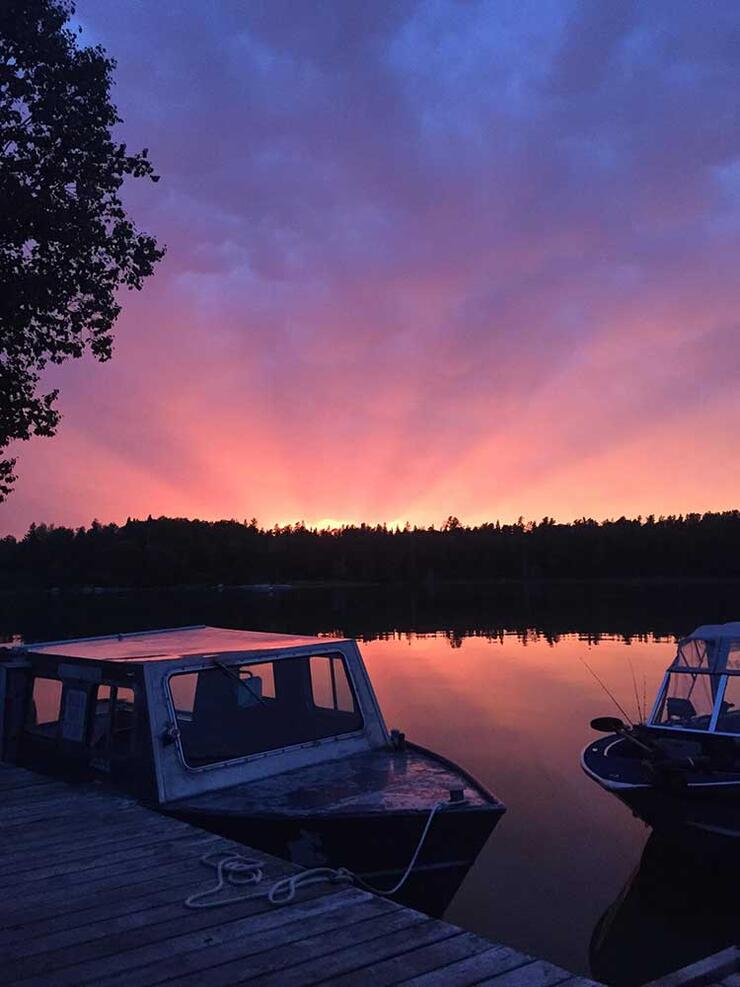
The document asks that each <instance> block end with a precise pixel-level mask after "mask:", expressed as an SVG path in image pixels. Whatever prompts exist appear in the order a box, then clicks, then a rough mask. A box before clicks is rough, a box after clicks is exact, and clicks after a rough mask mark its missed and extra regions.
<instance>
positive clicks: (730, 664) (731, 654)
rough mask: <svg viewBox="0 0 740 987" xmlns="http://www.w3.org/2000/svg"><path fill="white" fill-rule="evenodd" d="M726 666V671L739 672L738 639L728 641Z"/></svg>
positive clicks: (739, 647)
mask: <svg viewBox="0 0 740 987" xmlns="http://www.w3.org/2000/svg"><path fill="white" fill-rule="evenodd" d="M726 668H727V671H728V672H740V641H730V646H729V649H728V652H727V666H726Z"/></svg>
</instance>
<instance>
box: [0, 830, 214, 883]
mask: <svg viewBox="0 0 740 987" xmlns="http://www.w3.org/2000/svg"><path fill="white" fill-rule="evenodd" d="M82 835H83V838H84V834H82ZM173 836H174V838H172V837H173ZM225 843H226V841H224V840H219V838H218V837H217V836H210V835H208V834H205V833H201V834H196V835H194V836H190V835H189V834H188V835H181V836H177V835H174V834H172V835H171V836H170V838H169V839H168V838H167V836H166V834H165V833H162V834H161V835H160V837H159V839H148V840H146V841H145V842H143V843H139V845H138V846H136V845H134V846H128V847H125V848H124V849H114V850H106V851H105V852H103V853H100V852H98V853H93V854H90V855H88V856H83V857H74V858H72V859H64V860H63V861H62V862H57V863H51V864H49V863H47V862H46V860H45V858H44V857H43V855H40V854H39V855H36V856H35V858H34V857H29V858H28V860H27V863H26V868H25V869H19V870H17V871H13V872H11V873H8V874H0V893H1V892H2V889H3V888H7V887H16V888H17V887H18V885H19V884H24V885H29V886H30V885H33V884H34V883H36V882H40V881H43V882H50V883H51V884H52V885H55V886H57V887H63V886H68V885H71V884H74V883H80V882H82V881H84V880H85V879H86V878H87V877H88V876H94V875H95V871H96V870H100V869H103V870H105V871H106V872H107V873H108V874H115V873H117V872H118V871H120V870H128V871H130V872H131V871H135V870H140V869H141V868H142V867H147V866H150V864H151V861H153V860H156V861H162V860H166V859H179V857H184V856H192V853H191V852H190V849H191V847H199V848H200V851H201V856H202V855H204V854H206V853H209V852H211V851H214V852H215V850H217V849H219V848H223V849H229V847H228V844H226V846H224V844H225Z"/></svg>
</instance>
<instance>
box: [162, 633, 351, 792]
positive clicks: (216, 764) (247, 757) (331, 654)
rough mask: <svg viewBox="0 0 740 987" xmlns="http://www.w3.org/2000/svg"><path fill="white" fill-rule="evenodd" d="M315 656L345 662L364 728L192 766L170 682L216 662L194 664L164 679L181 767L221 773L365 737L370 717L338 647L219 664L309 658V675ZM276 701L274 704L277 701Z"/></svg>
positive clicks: (195, 771)
mask: <svg viewBox="0 0 740 987" xmlns="http://www.w3.org/2000/svg"><path fill="white" fill-rule="evenodd" d="M314 657H327V658H339V659H340V660H341V661H342V662H343V663H344V670H345V673H346V675H347V683H348V685H349V689H350V692H351V694H352V698H353V699H354V702H355V707H356V711H357V713H358V715H359V717H360V721H361V725H360V726H359V727H358V728H357V729H356V730H348V731H347V732H346V733H337V734H333V735H332V736H330V737H321V738H320V739H318V740H306V741H302V742H301V743H298V744H289V745H287V746H285V747H273V748H271V749H270V750H266V751H257V752H255V753H253V754H243V755H241V756H239V757H232V758H228V759H227V760H225V761H212V762H211V763H209V764H195V765H193V764H189V763H188V761H187V759H186V757H185V752H184V750H183V746H182V737H181V734H180V728H179V726H178V719H177V711H176V709H175V705H174V702H173V699H172V692H171V690H170V679H171V678H173V677H175V676H176V675H190V674H194V673H195V674H197V673H199V672H202V671H208V670H210V669H213V667H214V663H213V662H203V663H198V664H197V665H193V666H192V667H188V668H180V669H178V670H177V671H171V672H167V674H165V675H164V676H163V677H162V687H163V690H164V696H165V704H166V708H167V711H168V713H169V716H170V722H171V724H172V726H173V728H174V730H173V734H172V739H173V740H174V746H175V749H176V751H177V757H178V760H179V761H180V764H181V765H182V766H183V767H184V768H185V770H186V771H188V772H191V773H193V774H198V773H202V772H206V771H214V770H218V769H219V768H224V767H229V768H230V767H233V766H235V765H239V764H248V763H251V762H253V761H259V760H262V759H264V758H269V757H277V756H279V755H281V754H288V753H290V752H291V751H299V750H305V749H307V748H310V747H324V746H327V745H329V744H336V743H340V742H342V741H345V740H347V739H349V738H352V737H361V736H362V735H363V734H364V733H365V730H366V728H367V718H366V716H365V711H364V709H363V707H362V703H361V702H360V696H359V692H358V689H357V687H356V684H355V681H354V676H353V671H352V667H351V663H350V661H349V659H348V658H347V655H346V654H345V653H344V651H342V650H340V649H337V648H332V649H331V650H326V651H324V650H317V651H311V652H310V653H309V654H305V653H299V654H288V655H273V656H266V655H264V654H262V655H258V656H257V655H255V656H254V657H253V658H251V659H250V658H245V657H242V658H240V659H239V660H235V659H231V660H220V661H219V664H221V665H224V666H225V667H226V668H229V669H234V670H238V669H239V668H241V667H243V666H248V665H264V664H267V663H268V662H269V663H273V662H274V663H277V662H279V661H290V660H291V659H296V658H305V659H306V661H307V663H308V667H309V675H310V667H311V666H310V661H311V658H314ZM310 700H311V703H312V704H313V695H311V696H310ZM272 701H273V702H274V700H272ZM315 708H316V709H325V707H322V706H315Z"/></svg>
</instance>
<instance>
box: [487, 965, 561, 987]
mask: <svg viewBox="0 0 740 987" xmlns="http://www.w3.org/2000/svg"><path fill="white" fill-rule="evenodd" d="M569 979H571V974H569V973H568V972H567V970H561V968H560V967H559V966H554V965H553V964H552V963H547V962H545V960H535V961H534V962H533V963H527V964H526V965H525V966H520V967H517V968H516V969H514V970H509V971H507V972H506V973H499V974H495V975H494V976H493V977H486V978H485V979H481V980H480V981H479V983H480V984H481V987H482V985H483V984H486V985H488V984H495V985H496V987H554V985H555V984H562V983H563V982H564V981H566V980H569Z"/></svg>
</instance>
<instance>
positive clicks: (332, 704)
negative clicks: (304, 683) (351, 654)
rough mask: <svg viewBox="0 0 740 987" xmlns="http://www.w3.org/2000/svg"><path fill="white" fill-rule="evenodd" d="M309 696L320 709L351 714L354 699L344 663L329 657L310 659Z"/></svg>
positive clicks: (319, 656) (322, 656) (339, 659)
mask: <svg viewBox="0 0 740 987" xmlns="http://www.w3.org/2000/svg"><path fill="white" fill-rule="evenodd" d="M311 695H312V696H313V701H314V705H316V706H320V707H321V708H322V709H341V710H344V711H345V712H348V713H351V712H352V710H353V709H354V697H353V696H352V689H351V688H350V684H349V680H348V679H347V672H346V670H345V668H344V661H343V660H342V659H341V658H336V657H333V656H331V655H313V657H312V658H311Z"/></svg>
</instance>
